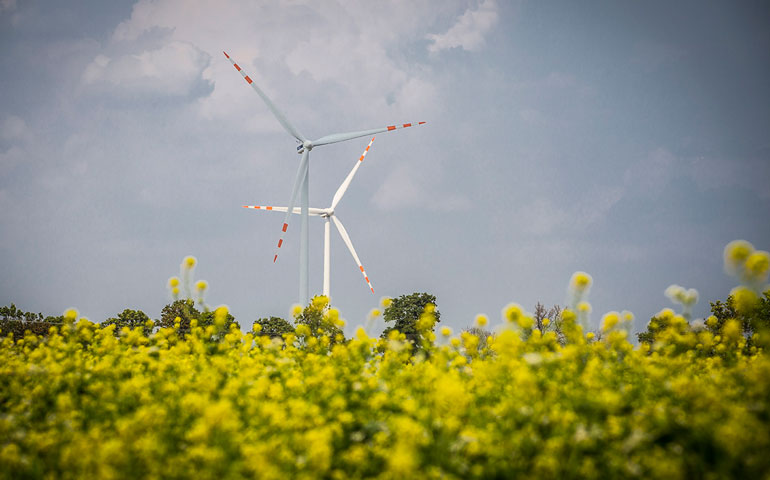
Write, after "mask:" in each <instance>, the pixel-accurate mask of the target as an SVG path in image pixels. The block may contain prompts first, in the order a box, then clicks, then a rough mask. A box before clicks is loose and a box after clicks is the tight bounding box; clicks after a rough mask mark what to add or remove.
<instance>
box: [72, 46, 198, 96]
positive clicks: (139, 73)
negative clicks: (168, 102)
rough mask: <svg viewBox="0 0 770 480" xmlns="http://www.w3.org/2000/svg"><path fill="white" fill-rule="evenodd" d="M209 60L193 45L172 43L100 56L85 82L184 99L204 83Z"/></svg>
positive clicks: (94, 62)
mask: <svg viewBox="0 0 770 480" xmlns="http://www.w3.org/2000/svg"><path fill="white" fill-rule="evenodd" d="M209 60H210V57H209V55H208V54H206V53H205V52H202V51H201V50H199V49H198V48H196V47H195V46H194V45H191V44H189V43H185V42H179V41H171V42H169V43H166V44H165V45H162V46H160V47H159V48H155V49H150V50H144V51H141V52H138V53H128V54H124V55H119V56H117V57H116V58H110V57H108V56H106V55H103V54H99V55H97V56H96V57H95V58H94V60H93V61H92V62H91V63H90V64H89V65H88V66H87V67H86V69H85V71H84V72H83V77H82V80H83V82H84V83H85V84H86V85H87V86H93V85H99V84H106V85H108V86H109V87H111V88H117V89H118V90H122V91H126V92H132V93H139V94H157V95H163V96H171V97H182V96H187V95H190V94H191V93H192V92H193V91H194V90H195V89H196V88H197V87H198V86H199V85H200V84H201V82H203V79H202V73H203V70H204V69H205V68H206V67H207V66H208V63H209Z"/></svg>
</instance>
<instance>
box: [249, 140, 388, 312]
mask: <svg viewBox="0 0 770 480" xmlns="http://www.w3.org/2000/svg"><path fill="white" fill-rule="evenodd" d="M372 142H374V137H372V139H371V140H370V141H369V145H367V146H366V150H364V153H362V154H361V157H359V159H358V160H357V161H356V165H355V166H354V167H353V169H352V170H351V171H350V173H348V176H347V177H345V180H343V181H342V184H340V186H339V188H337V191H336V192H335V193H334V197H332V204H331V206H329V208H313V207H310V208H309V209H308V210H309V212H308V214H309V215H310V216H313V217H321V218H323V219H324V220H325V221H324V283H323V295H324V296H325V297H326V298H327V299H328V300H329V301H331V286H330V283H331V272H330V270H331V238H330V236H331V235H330V230H331V225H330V223H331V222H334V226H335V227H336V228H337V232H339V234H340V237H342V241H343V242H345V245H346V246H347V247H348V250H350V254H351V255H352V256H353V260H355V261H356V265H358V269H359V270H361V274H362V275H363V276H364V280H366V284H367V285H368V286H369V290H371V291H372V293H374V287H372V282H371V281H369V275H367V274H366V270H364V266H363V265H362V264H361V260H360V259H359V258H358V254H357V253H356V249H355V248H354V247H353V242H352V241H351V240H350V236H349V235H348V232H347V230H345V227H344V226H343V225H342V222H341V221H340V220H339V219H338V218H337V216H336V215H335V212H334V210H335V209H336V208H337V205H339V203H340V200H342V197H343V196H344V195H345V192H347V190H348V187H349V186H350V182H351V181H353V177H354V176H355V174H356V172H357V171H358V168H359V167H360V166H361V163H362V162H363V161H364V158H366V154H367V153H368V152H369V148H371V146H372ZM243 208H254V209H256V210H264V211H273V212H288V211H289V209H288V208H287V207H272V206H265V205H244V206H243ZM291 213H293V214H299V213H300V209H299V208H297V207H294V209H293V210H292V211H291Z"/></svg>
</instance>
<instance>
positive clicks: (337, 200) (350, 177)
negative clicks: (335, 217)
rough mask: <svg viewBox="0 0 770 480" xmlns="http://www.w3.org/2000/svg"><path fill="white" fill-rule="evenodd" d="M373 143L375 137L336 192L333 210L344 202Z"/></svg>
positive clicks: (333, 199)
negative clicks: (346, 193) (343, 198)
mask: <svg viewBox="0 0 770 480" xmlns="http://www.w3.org/2000/svg"><path fill="white" fill-rule="evenodd" d="M372 142H374V137H372V139H371V140H369V145H367V146H366V149H365V150H364V153H362V154H361V157H360V158H359V159H358V161H357V162H356V165H355V166H354V167H353V170H351V171H350V173H348V176H347V177H345V180H344V181H343V182H342V185H340V188H338V189H337V192H335V194H334V198H332V206H331V209H332V210H334V209H335V208H337V204H338V203H340V200H342V196H343V195H345V192H347V190H348V187H349V186H350V182H352V181H353V176H354V175H355V174H356V172H357V171H358V167H360V166H361V162H363V161H364V157H366V154H367V152H369V148H370V147H371V146H372Z"/></svg>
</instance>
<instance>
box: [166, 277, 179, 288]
mask: <svg viewBox="0 0 770 480" xmlns="http://www.w3.org/2000/svg"><path fill="white" fill-rule="evenodd" d="M168 286H169V287H171V288H174V287H178V286H179V278H178V277H171V278H169V279H168Z"/></svg>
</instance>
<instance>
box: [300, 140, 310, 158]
mask: <svg viewBox="0 0 770 480" xmlns="http://www.w3.org/2000/svg"><path fill="white" fill-rule="evenodd" d="M312 149H313V142H311V141H310V140H305V141H304V142H302V143H300V144H299V145H297V153H298V154H300V155H301V154H303V153H305V152H306V151H307V152H309V151H310V150H312Z"/></svg>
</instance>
